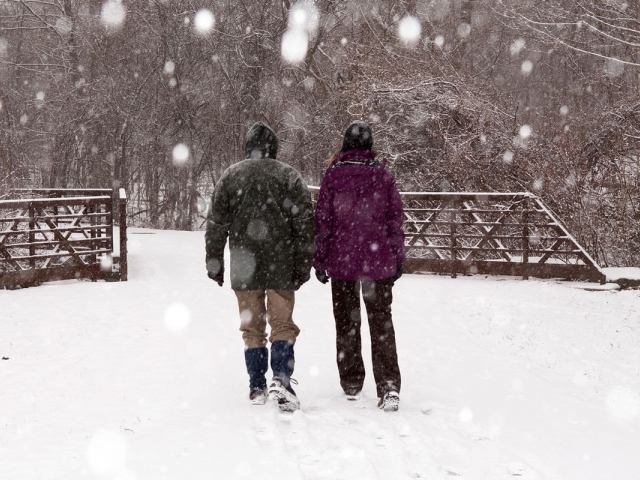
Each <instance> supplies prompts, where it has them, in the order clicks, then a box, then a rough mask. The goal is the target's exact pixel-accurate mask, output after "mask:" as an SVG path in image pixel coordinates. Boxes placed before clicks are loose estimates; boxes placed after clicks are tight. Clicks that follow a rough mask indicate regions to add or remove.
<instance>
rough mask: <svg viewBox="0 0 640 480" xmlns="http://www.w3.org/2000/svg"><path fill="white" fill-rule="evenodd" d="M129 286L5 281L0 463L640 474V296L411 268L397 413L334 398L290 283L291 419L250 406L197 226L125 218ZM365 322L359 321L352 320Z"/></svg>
mask: <svg viewBox="0 0 640 480" xmlns="http://www.w3.org/2000/svg"><path fill="white" fill-rule="evenodd" d="M129 246H130V251H131V253H130V281H129V282H126V283H104V282H97V283H91V282H73V281H72V282H61V283H57V284H46V285H43V286H40V287H37V288H30V289H25V290H16V291H0V356H1V357H2V360H0V478H1V479H2V480H20V479H46V480H54V479H56V480H57V479H60V480H62V479H64V480H70V479H103V478H107V479H117V480H153V479H170V480H174V479H176V480H177V479H185V480H200V479H203V480H204V479H218V478H225V479H236V478H238V479H242V478H260V479H365V478H370V479H405V478H426V479H430V480H438V479H457V478H460V479H474V480H476V479H478V480H479V479H491V480H498V479H526V480H531V479H545V480H558V479H562V480H574V479H579V480H603V479H615V480H637V479H638V478H640V459H639V456H638V452H639V451H640V292H639V291H637V290H636V291H633V290H628V291H601V292H593V291H585V290H582V289H576V288H569V286H566V285H564V284H563V283H562V282H554V281H540V280H530V281H522V280H519V279H506V278H484V277H461V278H457V279H451V278H448V277H440V276H431V275H425V276H418V275H406V276H404V277H403V278H402V279H401V280H400V281H399V282H398V284H397V288H396V289H395V291H394V294H395V298H394V318H395V325H396V331H397V336H398V351H399V357H400V366H401V370H402V374H403V390H402V395H401V397H402V401H401V405H400V411H399V412H397V413H384V412H382V411H380V410H378V409H377V408H376V399H375V398H374V397H375V389H374V385H373V381H372V379H371V373H370V360H369V355H368V346H369V344H368V342H367V341H366V336H367V334H368V333H367V332H366V330H365V332H364V333H365V342H364V343H365V357H366V362H367V368H368V375H369V376H368V378H367V381H366V383H365V391H364V395H363V398H362V399H361V400H360V401H359V402H347V401H346V400H345V399H344V398H343V397H342V394H341V390H340V387H339V385H338V377H337V371H336V367H335V364H334V343H333V342H334V332H333V325H332V317H331V309H330V292H329V288H328V287H327V286H323V285H321V284H319V283H318V282H316V281H315V280H313V281H312V282H310V283H309V284H307V285H305V286H304V287H303V288H302V289H301V291H300V292H299V294H298V296H297V306H296V312H295V319H296V321H297V322H298V324H299V326H300V327H301V329H302V334H301V336H300V337H299V340H298V343H297V345H296V353H297V364H296V372H295V374H294V377H295V378H297V380H298V382H299V385H298V387H297V391H298V394H299V397H300V399H301V402H302V410H301V411H299V412H296V413H295V414H293V415H288V414H282V413H279V412H278V411H277V410H276V408H275V407H274V406H273V405H271V404H267V405H265V406H252V405H249V403H248V401H247V394H248V386H247V376H246V372H245V370H244V365H243V344H242V340H241V338H240V333H239V332H238V318H237V317H238V314H237V307H236V302H235V296H234V295H233V292H232V291H231V290H230V288H229V286H228V282H227V285H225V287H224V288H222V289H221V288H219V287H218V286H217V285H215V284H214V283H213V282H212V281H211V280H209V279H208V278H207V277H206V275H205V271H204V260H203V257H204V240H203V234H202V233H193V232H156V231H150V230H140V229H132V230H131V231H130V245H129ZM365 323H366V322H365Z"/></svg>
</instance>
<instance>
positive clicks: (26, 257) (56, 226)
mask: <svg viewBox="0 0 640 480" xmlns="http://www.w3.org/2000/svg"><path fill="white" fill-rule="evenodd" d="M12 197H14V199H11V200H2V201H0V288H4V287H6V288H14V287H20V286H22V287H24V286H32V285H38V284H40V283H42V282H46V281H52V280H67V279H74V278H75V279H79V278H90V279H92V280H98V279H103V280H108V281H118V280H120V281H126V280H127V248H126V238H127V237H126V225H127V223H126V196H125V193H124V190H123V189H120V190H118V191H116V192H114V191H112V190H110V189H87V190H79V189H76V190H71V189H36V190H15V191H14V192H12ZM15 197H21V198H15ZM26 197H28V198H26ZM116 219H118V220H119V224H120V225H119V226H120V255H119V257H118V256H114V235H113V233H114V224H115V220H116Z"/></svg>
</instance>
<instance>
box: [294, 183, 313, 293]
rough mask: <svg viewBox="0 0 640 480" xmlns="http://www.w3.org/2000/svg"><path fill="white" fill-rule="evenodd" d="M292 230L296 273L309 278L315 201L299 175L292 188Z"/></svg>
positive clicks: (299, 277)
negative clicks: (313, 201) (312, 200)
mask: <svg viewBox="0 0 640 480" xmlns="http://www.w3.org/2000/svg"><path fill="white" fill-rule="evenodd" d="M292 190H293V191H292V200H293V206H292V207H291V230H292V241H293V252H294V253H293V255H294V270H295V272H294V275H295V277H296V278H298V279H305V281H306V280H308V278H309V272H310V270H311V264H312V262H313V236H314V230H315V228H314V224H313V203H312V202H311V193H310V192H309V189H308V188H307V185H306V184H305V182H304V180H302V177H300V176H299V175H297V178H296V179H295V181H294V184H293V189H292Z"/></svg>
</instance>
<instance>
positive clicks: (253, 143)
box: [244, 122, 278, 159]
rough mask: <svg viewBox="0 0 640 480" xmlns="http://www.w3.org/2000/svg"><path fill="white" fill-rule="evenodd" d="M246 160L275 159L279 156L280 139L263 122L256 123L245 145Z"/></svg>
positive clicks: (248, 134) (249, 132)
mask: <svg viewBox="0 0 640 480" xmlns="http://www.w3.org/2000/svg"><path fill="white" fill-rule="evenodd" d="M244 153H245V155H246V158H273V159H275V158H276V156H277V155H278V137H276V134H275V132H274V131H273V130H271V129H270V128H269V127H268V126H267V125H265V124H264V123H262V122H257V123H254V124H253V126H252V127H251V128H250V129H249V131H248V132H247V138H246V139H245V143H244Z"/></svg>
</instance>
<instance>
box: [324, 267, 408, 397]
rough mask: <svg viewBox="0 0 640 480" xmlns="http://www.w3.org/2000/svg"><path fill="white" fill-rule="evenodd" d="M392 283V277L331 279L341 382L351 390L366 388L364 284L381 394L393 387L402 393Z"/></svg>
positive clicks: (374, 359) (354, 391)
mask: <svg viewBox="0 0 640 480" xmlns="http://www.w3.org/2000/svg"><path fill="white" fill-rule="evenodd" d="M392 287H393V283H392V281H391V279H390V278H387V279H384V280H377V281H375V282H373V281H370V282H351V281H345V280H336V279H333V278H332V279H331V294H332V297H333V316H334V318H335V320H336V350H337V362H338V372H339V373H340V385H341V386H342V389H343V390H344V391H345V393H347V394H349V393H356V392H359V391H360V390H362V385H363V383H364V376H365V371H364V363H363V361H362V341H361V338H360V326H361V318H360V289H361V288H362V298H363V299H364V304H365V307H366V309H367V318H368V320H369V331H370V333H371V357H372V360H373V377H374V379H375V381H376V391H377V394H378V397H379V398H381V397H383V396H384V394H385V393H387V392H389V391H391V390H395V391H396V392H398V393H400V383H401V381H400V368H399V367H398V354H397V351H396V334H395V331H394V329H393V321H392V318H391V302H392V300H393V296H392V292H391V290H392Z"/></svg>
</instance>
